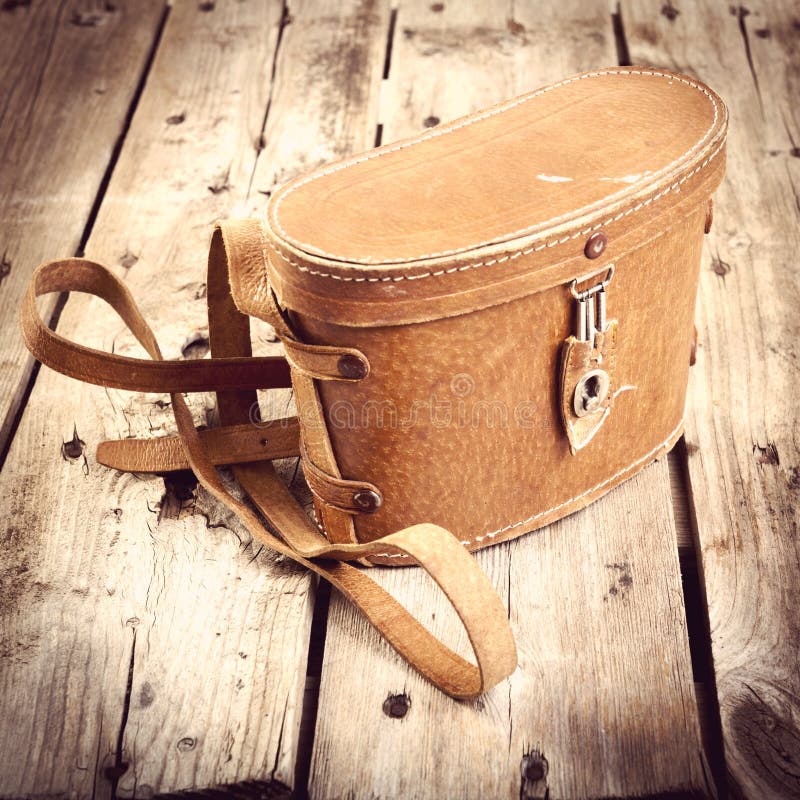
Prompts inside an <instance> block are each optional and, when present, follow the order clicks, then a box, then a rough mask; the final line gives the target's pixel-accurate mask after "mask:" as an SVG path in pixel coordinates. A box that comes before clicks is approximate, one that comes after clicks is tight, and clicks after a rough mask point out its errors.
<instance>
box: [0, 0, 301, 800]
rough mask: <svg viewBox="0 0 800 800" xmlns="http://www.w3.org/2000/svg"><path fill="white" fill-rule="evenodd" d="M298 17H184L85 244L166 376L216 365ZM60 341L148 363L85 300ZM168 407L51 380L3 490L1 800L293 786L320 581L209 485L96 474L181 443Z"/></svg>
mask: <svg viewBox="0 0 800 800" xmlns="http://www.w3.org/2000/svg"><path fill="white" fill-rule="evenodd" d="M281 17H282V9H281V7H280V5H279V4H276V3H273V2H267V1H266V0H263V1H260V2H248V3H240V2H236V0H216V2H215V3H200V4H197V3H180V4H177V5H175V6H174V8H173V10H172V12H171V14H170V17H169V19H168V22H167V24H166V27H165V30H164V33H163V37H162V40H161V43H160V47H159V50H158V53H157V56H156V58H155V60H154V63H153V65H152V69H151V72H150V74H149V76H148V81H147V85H146V88H145V91H144V93H143V95H142V97H141V101H140V103H139V106H138V109H137V112H136V114H135V117H134V119H133V120H132V123H131V127H130V130H129V133H128V135H127V137H126V140H125V143H124V147H123V150H122V153H121V156H120V158H119V161H118V163H117V166H116V168H115V171H114V175H113V178H112V180H111V182H110V185H109V187H108V191H107V193H106V196H105V199H104V201H103V204H102V207H101V209H100V212H99V214H98V217H97V221H96V224H95V227H94V230H93V233H92V236H91V238H90V240H89V242H88V246H87V251H88V255H89V256H90V257H92V258H95V259H97V260H103V261H106V262H108V263H110V264H111V265H113V267H114V268H115V269H116V271H117V273H118V274H120V275H124V277H125V279H126V281H127V283H128V284H129V285H130V287H131V289H132V290H133V292H134V294H135V295H136V296H137V297H139V298H141V299H142V301H143V302H142V306H143V311H144V313H145V316H146V317H148V318H149V319H150V320H152V321H154V322H155V327H156V329H157V330H158V331H159V334H160V340H161V342H162V346H163V349H164V352H165V355H166V356H167V357H177V356H180V355H181V353H183V354H184V356H185V357H195V356H199V355H202V354H203V353H204V352H205V351H206V350H207V329H206V320H205V309H204V304H205V299H204V283H203V282H204V280H205V275H204V271H205V257H206V252H207V247H208V240H209V236H210V230H211V225H212V223H213V221H214V220H215V219H216V218H218V217H220V216H224V215H226V214H228V213H229V212H230V210H231V209H232V208H234V207H236V206H244V205H245V204H246V202H247V195H248V191H249V186H250V180H251V177H252V174H253V170H254V167H255V163H256V158H257V154H258V150H259V147H260V136H261V133H262V126H263V120H264V115H265V110H266V108H267V105H268V98H269V92H270V81H271V74H272V69H273V62H274V58H275V52H276V46H277V41H278V32H279V30H280V23H281ZM52 255H57V253H56V252H53V253H52ZM58 330H59V331H60V332H61V333H62V334H63V335H65V336H68V337H71V338H78V339H80V340H81V341H83V342H86V343H88V344H91V345H93V346H99V347H104V348H105V349H112V348H113V349H114V350H115V351H116V352H122V353H129V354H136V353H139V352H140V351H139V350H138V348H137V347H136V346H135V344H134V343H133V340H132V338H131V337H130V335H129V334H127V332H124V331H123V330H122V327H121V325H120V323H119V321H118V320H117V319H115V318H113V316H112V315H111V313H110V312H108V311H107V310H106V309H105V308H103V307H101V305H100V304H99V303H98V302H94V301H92V302H90V301H88V300H86V299H85V298H75V299H72V300H70V301H69V303H68V304H67V307H66V309H65V311H64V313H63V315H62V318H61V320H60V322H59V327H58ZM262 349H263V348H262ZM284 401H285V399H284ZM166 405H168V403H167V404H166ZM193 405H194V408H195V411H196V412H197V417H198V421H200V422H203V421H205V420H204V417H210V416H212V411H211V405H210V401H209V400H208V399H206V398H203V397H199V398H195V400H194V403H193ZM164 406H165V403H164V399H163V398H153V397H151V396H150V397H147V398H142V397H139V396H136V397H131V396H130V395H128V394H125V393H122V392H104V391H103V390H101V389H97V388H94V387H87V386H85V385H81V384H78V383H75V382H72V381H70V380H67V379H65V378H62V377H60V376H58V375H56V374H55V373H53V372H51V371H50V370H42V371H41V372H40V374H39V377H38V380H37V382H36V384H35V386H34V389H33V391H32V393H31V396H30V401H29V403H28V405H27V407H26V409H25V412H24V414H23V416H22V419H21V421H20V425H19V429H18V433H17V436H15V438H14V441H13V443H12V447H11V449H10V451H9V456H8V459H7V462H6V465H5V469H4V470H3V473H2V476H0V495H2V496H3V497H4V498H7V499H8V500H7V502H8V507H7V509H6V512H7V513H6V521H5V524H4V527H3V544H4V545H5V546H4V547H3V549H2V552H0V570H2V572H1V574H2V576H3V584H4V586H3V598H4V602H3V606H2V615H1V616H0V642H2V646H0V661H2V666H0V753H2V758H0V795H4V796H8V795H22V794H37V795H55V794H58V795H59V796H67V795H68V796H71V797H88V796H92V795H94V794H101V795H106V796H108V795H110V794H111V793H112V792H114V793H115V795H116V796H117V797H126V796H134V795H135V796H149V795H151V794H153V793H159V792H169V791H177V790H186V789H192V788H206V787H208V786H211V785H219V784H234V783H241V782H244V781H258V782H259V784H258V785H259V787H260V791H267V790H269V791H270V792H273V793H276V792H280V791H281V790H282V787H283V791H284V793H288V791H289V790H288V788H287V787H289V786H291V784H292V783H293V773H294V762H295V758H296V743H297V732H298V729H299V723H300V714H301V707H302V696H303V690H304V683H305V665H306V652H307V646H308V632H309V626H310V618H311V608H312V602H313V591H312V587H311V582H310V580H309V578H308V576H307V575H305V574H304V573H302V572H301V571H299V570H297V569H294V568H293V567H292V566H291V565H290V564H286V563H281V562H280V561H278V560H276V559H273V558H270V557H268V556H267V555H260V556H258V553H257V552H256V553H255V554H254V553H253V550H252V548H250V547H249V546H247V538H246V534H245V532H244V531H243V530H242V529H241V528H240V526H238V525H237V524H236V522H235V521H234V520H232V519H230V518H229V517H227V516H226V515H224V514H222V513H221V512H220V511H219V509H218V508H217V506H216V504H215V503H213V502H212V501H210V500H209V498H208V496H207V495H205V493H204V492H203V491H202V490H198V489H197V488H196V485H195V483H194V481H193V480H191V479H190V478H188V477H185V476H172V477H170V478H169V479H166V480H162V479H159V478H155V477H153V476H135V475H121V474H117V473H114V472H111V471H109V470H106V469H104V468H102V467H99V466H98V465H97V464H96V463H95V461H94V458H93V455H92V454H93V450H94V446H95V445H96V444H97V442H98V441H99V440H101V439H102V438H107V437H117V436H125V435H129V434H132V435H144V434H147V433H151V434H155V433H158V432H159V431H160V430H161V429H165V428H168V427H170V416H171V415H170V409H169V408H168V407H166V408H165V407H164ZM73 431H74V432H75V435H74V437H73ZM70 440H71V441H70ZM62 441H70V443H69V444H68V445H67V446H65V447H64V448H63V449H62V448H61V446H60V443H61V442H62Z"/></svg>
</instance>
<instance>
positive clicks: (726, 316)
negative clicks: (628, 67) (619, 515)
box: [622, 2, 800, 800]
mask: <svg viewBox="0 0 800 800" xmlns="http://www.w3.org/2000/svg"><path fill="white" fill-rule="evenodd" d="M622 5H623V19H624V22H625V29H626V32H627V37H628V43H629V48H630V51H631V55H632V58H633V59H634V60H635V61H637V62H642V63H659V64H663V65H667V66H671V67H674V68H676V69H680V70H683V71H688V72H690V73H694V74H696V75H697V76H698V77H699V78H701V79H702V80H705V81H708V82H709V83H710V84H711V85H712V86H713V87H714V88H715V89H717V90H718V91H719V92H720V94H721V95H722V96H723V98H725V100H726V101H727V102H728V105H729V108H730V114H731V123H730V139H729V147H728V175H727V178H726V180H725V182H724V183H723V185H722V187H721V189H720V190H719V191H718V193H717V199H716V210H715V222H714V229H713V230H712V233H711V236H710V237H709V240H708V246H707V248H706V254H705V261H704V269H703V270H702V276H701V282H700V296H699V301H698V306H697V328H698V331H699V333H700V337H699V340H700V349H699V352H698V361H697V365H696V366H695V368H694V370H693V375H692V382H691V385H690V389H691V402H690V408H691V413H690V415H689V418H688V421H687V432H686V442H687V445H686V449H687V454H688V469H689V476H690V480H691V494H692V496H693V498H694V516H695V519H696V525H697V537H698V547H699V552H700V560H701V567H702V577H703V578H704V581H705V590H706V595H707V598H708V614H709V621H710V629H711V639H712V642H711V644H712V655H713V662H714V670H715V673H716V686H717V692H718V699H719V706H720V718H721V722H722V732H723V737H724V745H725V758H726V762H727V769H728V774H729V780H730V783H731V787H732V791H733V793H734V795H736V796H742V797H751V798H759V800H760V799H761V798H779V797H780V798H785V797H798V796H800V769H798V764H799V763H800V722H798V720H800V655H799V654H800V627H798V614H797V598H798V590H799V587H800V549H798V547H799V545H798V536H797V534H798V522H799V521H800V482H799V481H798V476H800V448H799V445H798V437H797V431H798V429H799V428H800V420H799V419H798V410H797V404H796V403H795V401H794V397H795V387H796V384H797V374H798V363H799V362H798V352H799V351H798V347H797V344H796V343H797V341H798V337H800V322H799V321H798V315H797V307H798V302H800V281H799V280H798V273H797V269H796V267H795V263H796V260H797V253H798V250H800V227H799V226H798V211H799V210H800V207H799V206H798V195H799V194H800V192H798V187H799V186H800V162H799V161H798V158H797V156H798V154H799V153H800V151H798V142H800V129H799V128H800V118H798V113H797V88H798V63H797V29H798V20H797V6H796V4H794V3H790V2H754V3H747V6H746V7H745V6H744V5H731V6H730V7H728V6H727V5H726V6H720V5H718V4H715V3H707V2H703V3H691V4H690V3H681V4H677V5H673V6H670V4H667V5H666V6H664V7H663V8H662V4H661V3H655V2H654V3H650V2H624V3H623V4H622ZM668 7H669V8H668Z"/></svg>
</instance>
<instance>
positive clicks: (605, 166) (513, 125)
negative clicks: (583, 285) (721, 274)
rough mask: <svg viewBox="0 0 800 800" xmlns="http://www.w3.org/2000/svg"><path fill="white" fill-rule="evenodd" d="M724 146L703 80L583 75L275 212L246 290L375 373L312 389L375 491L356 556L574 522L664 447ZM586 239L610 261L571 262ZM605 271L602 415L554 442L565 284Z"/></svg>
mask: <svg viewBox="0 0 800 800" xmlns="http://www.w3.org/2000/svg"><path fill="white" fill-rule="evenodd" d="M726 130H727V112H726V109H725V107H724V104H723V103H722V101H721V100H720V98H719V97H717V95H715V94H714V93H713V92H712V91H711V90H710V89H708V87H705V86H704V85H702V84H701V83H699V82H698V81H695V80H693V79H691V78H687V77H685V76H679V75H674V74H672V73H669V72H666V71H663V70H650V69H648V70H644V69H635V68H633V69H625V68H619V69H617V68H615V69H609V70H599V71H597V72H594V73H587V74H585V75H583V76H576V78H574V79H569V80H567V81H563V82H561V83H560V84H556V85H555V86H553V87H547V88H546V89H543V90H538V91H537V92H533V93H531V94H530V95H527V96H524V97H522V98H517V99H516V100H512V101H509V102H508V103H505V104H503V105H501V106H498V107H496V108H494V109H490V110H489V111H487V112H480V113H478V114H475V115H472V116H471V117H467V118H465V119H462V120H457V121H455V122H453V123H451V124H450V125H447V126H443V127H437V128H436V129H435V130H433V131H428V132H427V133H425V134H423V135H422V136H420V137H417V138H416V139H412V140H408V141H406V142H402V143H399V144H393V145H387V146H386V147H384V148H380V149H379V150H377V151H373V152H370V153H369V154H366V155H365V156H357V157H355V158H352V159H348V160H345V161H342V162H339V163H337V164H333V165H329V166H326V167H323V168H321V169H319V170H317V171H316V172H314V173H311V174H310V175H307V176H304V177H301V178H298V179H297V180H295V181H293V182H292V183H290V184H288V185H287V186H286V187H284V188H283V189H281V190H279V191H278V192H276V193H274V195H273V197H272V199H271V201H270V207H269V211H268V221H267V229H266V236H267V240H268V241H267V250H268V252H267V256H268V265H267V270H266V272H264V273H263V274H261V276H260V279H261V281H262V282H266V283H269V284H270V286H271V289H272V292H271V293H270V294H272V293H273V292H274V294H275V295H276V296H277V299H278V301H279V303H280V306H281V307H283V308H284V309H285V314H284V318H285V319H287V320H289V321H290V323H291V328H292V336H293V337H295V338H297V339H300V340H302V341H305V342H309V343H313V344H325V345H327V346H348V347H353V348H356V349H357V350H359V352H361V353H363V354H364V356H365V357H366V359H367V360H368V361H369V363H370V374H369V376H368V377H366V378H365V379H363V380H361V381H357V382H354V383H351V384H347V385H345V384H343V383H341V382H331V383H328V382H326V383H320V384H319V386H318V393H319V398H320V400H321V404H322V407H323V411H324V413H325V419H326V423H327V425H326V429H327V431H328V438H329V440H330V443H331V446H332V450H333V453H334V455H335V460H336V463H337V465H338V468H339V473H340V476H341V478H343V479H344V480H350V481H368V482H370V483H373V484H374V485H375V486H377V487H379V488H380V491H381V492H382V495H383V504H382V506H381V508H380V509H379V510H377V511H376V512H374V513H370V514H359V515H356V516H355V517H354V518H353V520H354V524H355V532H356V538H357V540H358V541H371V540H373V539H375V538H379V537H381V536H384V535H386V534H387V533H388V532H390V531H391V530H395V529H396V528H397V527H398V526H400V525H402V524H406V523H408V522H409V521H412V520H417V519H425V520H430V521H432V522H434V523H436V524H438V525H441V526H443V527H445V528H447V529H448V530H453V531H457V532H459V536H460V538H461V541H462V543H463V544H465V546H467V547H468V548H470V549H473V550H474V549H478V548H480V547H484V546H487V545H489V544H493V543H495V542H499V541H503V540H505V539H509V538H512V537H514V536H518V535H521V534H523V533H526V532H528V531H530V530H533V529H535V528H538V527H541V526H542V525H545V524H547V523H549V522H552V521H553V520H554V519H557V518H559V517H561V516H564V515H565V514H569V513H572V512H573V511H576V510H577V509H579V508H581V507H583V506H585V505H586V504H587V503H589V502H591V501H592V500H594V499H596V498H597V497H599V496H601V495H602V494H604V493H605V492H607V491H609V490H610V489H611V488H613V487H614V486H615V485H617V484H618V483H619V482H620V481H622V480H624V479H626V478H628V477H630V476H631V475H633V474H635V472H637V471H638V470H640V469H641V468H643V467H644V466H645V465H647V464H648V463H650V462H651V461H652V460H653V459H655V458H657V457H658V456H659V455H661V454H663V453H664V452H665V451H666V450H668V449H669V448H670V447H672V445H673V444H674V442H675V441H677V439H678V438H679V437H680V435H681V432H682V424H683V411H684V401H685V390H686V383H687V377H688V366H689V360H690V350H691V339H692V318H693V314H694V298H695V293H696V285H697V278H698V269H699V263H700V250H701V246H702V236H703V231H704V228H705V225H706V209H707V205H708V200H709V198H710V196H711V193H712V192H713V190H714V189H715V188H716V186H717V185H718V184H719V182H720V180H721V178H722V175H723V172H724V163H725V136H726ZM565 131H569V135H568V136H565V135H564V132H565ZM400 176H402V179H400ZM561 179H563V180H561ZM412 197H413V201H412V200H411V198H412ZM334 198H335V200H334ZM361 203H363V206H362V205H359V204H361ZM323 206H324V208H325V211H324V213H323V211H322V208H323ZM362 212H363V215H362ZM323 217H324V219H323ZM364 220H366V222H364ZM379 220H380V221H379ZM598 231H602V232H603V233H605V234H606V236H607V241H608V244H607V247H606V248H605V250H604V251H603V252H602V253H601V254H600V256H599V257H597V258H589V257H588V256H587V253H586V247H587V241H588V239H589V237H590V236H592V235H593V234H595V233H597V232H598ZM592 255H594V254H592ZM610 264H614V265H615V267H616V272H615V275H614V278H613V280H612V282H611V284H610V285H609V287H608V291H607V302H608V317H609V319H616V320H617V325H618V327H617V329H616V336H615V346H614V358H613V360H614V362H615V368H614V375H613V382H614V385H613V387H612V393H611V395H610V397H609V398H608V401H607V406H609V408H608V414H607V415H606V416H605V417H604V419H603V421H602V424H601V425H600V426H599V427H598V428H597V430H596V431H594V430H593V423H592V421H588V420H587V421H582V422H581V423H580V424H579V425H578V426H577V427H574V428H572V429H571V430H567V429H565V422H566V418H565V417H564V413H563V408H562V398H563V396H564V392H565V391H566V389H565V387H564V386H563V385H562V383H560V381H561V380H562V377H563V376H562V364H561V346H562V343H563V342H564V341H565V340H568V339H569V338H570V336H572V335H573V334H574V332H575V331H574V300H573V298H572V297H571V295H570V291H569V285H570V283H571V281H572V280H574V279H577V280H578V281H581V280H582V279H586V278H588V277H589V276H591V275H595V274H597V273H599V272H603V271H605V270H606V268H607V267H608V266H609V265H610ZM258 277H259V276H258V275H257V274H256V273H251V274H250V275H249V276H248V280H249V283H250V285H251V286H256V285H257V283H258ZM262 294H263V293H262ZM254 296H260V295H259V293H258V292H257V291H256V292H254ZM271 302H272V303H273V304H274V300H273V299H271ZM249 311H250V313H253V314H257V315H259V316H263V315H264V311H263V309H262V308H260V307H259V305H258V303H253V302H252V300H251V302H250V305H249ZM583 365H584V366H586V364H585V362H584V364H583ZM579 372H580V370H579V369H578V368H577V367H576V369H575V370H574V371H573V372H571V373H570V380H571V381H574V380H575V379H576V378H577V377H578V374H579ZM572 386H574V384H572ZM571 388H572V387H570V389H571ZM611 406H613V407H611ZM448 415H449V419H448V418H447V417H448ZM570 421H573V420H571V419H570ZM592 434H593V435H592ZM590 435H591V439H589V436H590ZM571 439H572V441H570V440H571ZM578 444H582V446H580V447H576V445H578ZM573 450H574V454H573V452H572V451H573ZM498 465H502V468H499V467H498ZM326 471H329V470H328V469H327V468H326ZM337 477H339V476H337ZM465 498H474V500H471V501H466V502H465ZM481 498H491V500H490V501H489V502H485V501H482V500H481ZM402 560H403V559H402V558H399V557H397V556H395V555H392V554H388V553H387V554H382V555H381V556H380V557H379V558H378V559H374V561H375V562H376V563H385V564H392V563H398V562H402Z"/></svg>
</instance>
